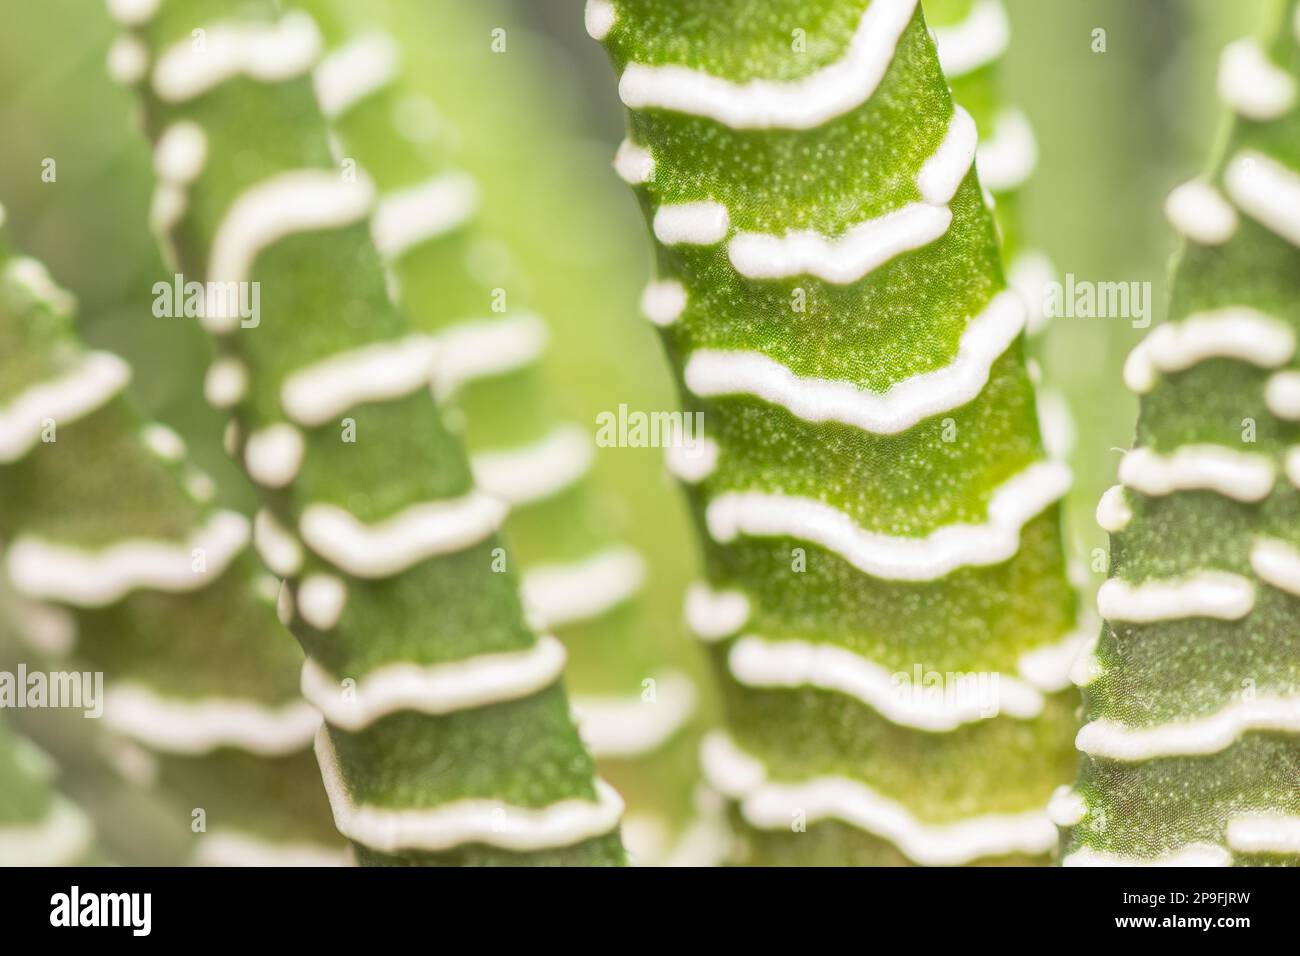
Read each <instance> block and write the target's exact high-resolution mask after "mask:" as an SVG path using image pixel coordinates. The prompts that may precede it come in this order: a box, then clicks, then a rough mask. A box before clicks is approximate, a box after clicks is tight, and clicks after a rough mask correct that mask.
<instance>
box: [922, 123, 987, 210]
mask: <svg viewBox="0 0 1300 956" xmlns="http://www.w3.org/2000/svg"><path fill="white" fill-rule="evenodd" d="M978 148H979V131H978V130H977V129H976V128H975V121H974V120H973V119H971V115H970V114H969V113H967V112H966V111H965V110H964V109H962V108H961V107H960V106H954V107H953V108H952V116H951V117H950V118H949V119H948V129H947V130H946V131H945V132H944V135H943V139H942V140H941V141H940V142H939V146H938V148H937V149H936V150H935V151H934V153H933V154H932V155H931V156H930V158H929V159H927V160H926V161H925V162H924V163H923V164H922V165H921V171H920V172H919V173H917V176H916V188H917V189H918V190H919V191H920V193H921V199H923V200H924V201H925V202H927V203H929V204H930V205H931V206H945V205H947V204H948V203H949V202H951V201H952V197H953V196H955V195H956V194H957V189H958V187H959V186H961V182H962V180H963V179H965V178H966V173H967V172H969V171H970V167H971V163H973V162H974V161H975V154H976V152H977V151H978Z"/></svg>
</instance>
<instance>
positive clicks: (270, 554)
mask: <svg viewBox="0 0 1300 956" xmlns="http://www.w3.org/2000/svg"><path fill="white" fill-rule="evenodd" d="M253 547H254V548H256V549H257V553H258V555H259V556H260V557H261V559H262V562H263V563H264V564H265V565H266V566H267V567H268V568H270V569H271V570H272V571H273V572H274V573H276V574H278V575H279V576H280V577H282V578H287V577H292V576H293V575H295V574H297V573H298V571H299V570H300V569H301V568H302V546H301V545H299V544H298V540H297V539H296V538H295V537H294V536H293V535H292V534H290V533H289V531H288V530H287V529H286V528H285V527H284V525H282V524H280V522H279V521H277V520H276V519H275V515H273V514H271V512H269V511H267V510H266V509H265V508H261V509H259V510H258V512H257V514H256V515H254V516H253Z"/></svg>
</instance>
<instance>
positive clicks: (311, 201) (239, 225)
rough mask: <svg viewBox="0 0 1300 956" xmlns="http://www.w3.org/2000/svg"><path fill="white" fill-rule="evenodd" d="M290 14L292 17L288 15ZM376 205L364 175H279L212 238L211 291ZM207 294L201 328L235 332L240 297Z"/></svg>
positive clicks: (238, 203) (244, 199)
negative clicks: (292, 241) (268, 254)
mask: <svg viewBox="0 0 1300 956" xmlns="http://www.w3.org/2000/svg"><path fill="white" fill-rule="evenodd" d="M290 16H291V14H290ZM373 202H374V186H373V184H372V183H370V181H369V180H367V179H366V178H365V177H358V178H357V180H356V181H354V182H345V181H344V180H343V179H341V178H340V177H339V175H338V173H336V172H331V171H329V170H322V169H301V170H295V171H292V172H287V173H280V174H278V175H276V176H273V177H271V178H270V179H267V180H265V181H263V182H261V183H258V184H257V185H255V186H252V187H250V188H249V189H247V190H245V191H244V192H243V193H241V194H240V195H239V197H238V198H237V199H236V200H235V201H234V202H233V203H232V204H231V206H230V209H229V210H227V212H226V215H225V218H224V219H222V221H221V225H220V226H218V227H217V232H216V235H215V236H214V238H213V240H212V251H211V253H210V254H209V257H208V275H207V280H208V287H209V289H212V288H213V287H214V286H217V287H219V286H221V285H223V284H225V283H230V282H244V281H247V280H248V278H249V276H250V274H251V272H252V268H253V264H254V263H255V262H256V261H257V257H258V255H259V254H260V253H261V252H262V250H264V249H266V248H267V247H268V246H271V245H272V244H274V243H276V242H278V241H279V240H281V239H283V238H285V237H286V236H289V235H292V234H294V233H299V232H311V231H313V230H317V229H337V228H341V227H343V226H347V225H350V224H351V223H354V222H356V221H357V220H359V219H361V218H363V217H364V216H365V215H366V213H367V212H368V211H369V210H370V207H371V204H372V203H373ZM213 298H214V296H211V295H210V296H209V297H208V299H209V301H208V303H207V304H206V306H205V308H204V315H203V324H204V327H205V328H207V329H208V330H209V331H210V332H214V333H217V334H224V333H227V332H231V331H233V330H234V329H236V328H237V327H238V325H239V321H240V315H239V311H238V309H234V310H231V309H230V308H228V307H227V308H221V307H220V305H221V304H222V303H224V304H226V305H227V306H229V305H230V304H231V302H230V300H231V299H232V298H233V299H234V300H235V301H236V302H237V301H238V299H239V296H228V295H222V296H220V297H219V302H213V301H212V300H213Z"/></svg>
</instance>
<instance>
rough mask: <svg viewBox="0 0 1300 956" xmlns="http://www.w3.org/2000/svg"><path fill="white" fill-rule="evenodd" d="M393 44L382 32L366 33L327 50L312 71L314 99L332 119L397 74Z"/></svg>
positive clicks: (396, 51)
mask: <svg viewBox="0 0 1300 956" xmlns="http://www.w3.org/2000/svg"><path fill="white" fill-rule="evenodd" d="M399 58H400V57H399V54H398V50H397V44H396V43H394V42H393V39H392V37H390V36H388V35H387V34H385V33H367V34H365V35H363V36H359V37H357V38H356V39H354V40H352V41H350V42H348V43H347V44H345V45H344V46H341V47H339V48H338V49H337V50H334V51H333V52H331V53H330V54H329V55H328V56H326V57H325V58H324V59H323V60H321V61H320V63H319V64H317V66H316V69H315V71H314V72H313V73H312V82H313V84H314V86H315V88H316V102H318V103H319V104H320V108H321V112H322V113H324V114H325V117H326V119H336V118H338V117H340V116H342V115H343V114H344V113H346V112H347V111H348V110H350V109H351V108H352V107H353V106H354V105H355V104H357V103H359V102H360V101H361V100H363V99H364V98H365V97H367V96H370V95H371V94H372V93H375V92H377V91H379V90H381V89H383V88H384V87H385V86H387V85H388V84H389V83H391V82H392V81H393V78H394V77H395V76H396V75H397V65H398V61H399Z"/></svg>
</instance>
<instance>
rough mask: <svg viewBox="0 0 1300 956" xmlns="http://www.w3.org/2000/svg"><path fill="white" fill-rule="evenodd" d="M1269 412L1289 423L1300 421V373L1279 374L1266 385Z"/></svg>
mask: <svg viewBox="0 0 1300 956" xmlns="http://www.w3.org/2000/svg"><path fill="white" fill-rule="evenodd" d="M1264 402H1265V404H1266V405H1268V410H1269V411H1270V412H1272V413H1273V414H1274V415H1276V416H1277V417H1278V418H1281V419H1283V420H1284V421H1288V422H1295V421H1300V372H1277V373H1275V374H1273V375H1271V376H1270V377H1269V380H1268V382H1267V383H1265V385H1264Z"/></svg>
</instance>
